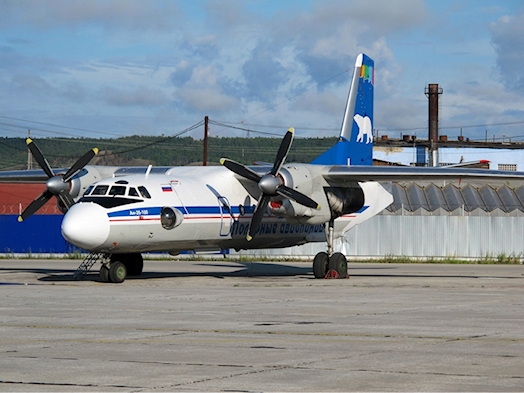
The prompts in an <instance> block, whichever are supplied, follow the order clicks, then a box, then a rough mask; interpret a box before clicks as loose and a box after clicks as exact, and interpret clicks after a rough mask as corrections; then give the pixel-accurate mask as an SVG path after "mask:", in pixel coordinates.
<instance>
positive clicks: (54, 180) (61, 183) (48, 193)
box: [18, 138, 98, 222]
mask: <svg viewBox="0 0 524 393" xmlns="http://www.w3.org/2000/svg"><path fill="white" fill-rule="evenodd" d="M25 142H26V143H27V147H28V148H29V150H30V151H31V154H32V155H33V157H34V158H35V160H36V162H38V165H40V167H41V168H42V169H43V170H44V172H45V174H46V175H47V177H48V179H47V182H46V187H47V190H45V191H44V192H43V193H42V194H41V195H40V196H38V197H37V198H36V199H35V200H34V201H33V202H31V203H30V204H29V206H27V207H26V209H25V210H24V211H23V212H22V214H20V216H18V221H19V222H22V221H24V220H25V219H26V218H28V217H30V216H31V215H33V214H34V213H36V212H37V211H38V210H39V209H40V208H41V207H42V206H44V205H45V204H46V203H47V201H48V200H49V199H51V198H52V197H53V195H54V196H56V198H57V199H58V200H59V201H60V202H61V203H62V204H63V205H64V206H65V208H66V209H69V208H70V207H71V206H73V204H74V203H75V201H74V200H73V197H72V196H71V194H69V191H68V189H69V182H70V181H71V179H72V178H73V177H74V176H75V175H76V174H77V173H78V172H80V170H81V169H82V168H83V167H84V166H86V165H87V163H88V162H89V161H91V159H92V158H93V157H94V156H95V155H96V154H97V153H98V149H97V148H96V147H95V148H93V149H91V150H89V151H88V152H87V153H86V154H84V155H83V156H82V157H80V158H79V159H78V160H77V161H76V162H75V163H74V164H73V165H72V166H71V168H69V169H68V170H67V172H66V173H65V174H64V175H55V174H54V172H53V170H52V169H51V165H49V162H47V160H46V158H45V157H44V155H43V154H42V152H41V151H40V149H39V148H38V146H37V145H36V144H35V143H34V142H33V140H32V139H31V138H27V139H26V141H25Z"/></svg>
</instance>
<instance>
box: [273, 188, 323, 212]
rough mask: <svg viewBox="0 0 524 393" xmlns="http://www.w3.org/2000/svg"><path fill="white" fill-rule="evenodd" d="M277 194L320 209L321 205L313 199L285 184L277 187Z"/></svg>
mask: <svg viewBox="0 0 524 393" xmlns="http://www.w3.org/2000/svg"><path fill="white" fill-rule="evenodd" d="M277 194H278V195H281V196H283V197H285V198H288V199H291V200H293V201H295V202H297V203H300V204H301V205H304V206H306V207H310V208H312V209H317V210H320V205H319V204H318V203H316V202H315V201H314V200H313V199H311V198H310V197H308V196H307V195H305V194H302V193H301V192H298V191H297V190H294V189H292V188H290V187H287V186H285V185H281V186H278V187H277Z"/></svg>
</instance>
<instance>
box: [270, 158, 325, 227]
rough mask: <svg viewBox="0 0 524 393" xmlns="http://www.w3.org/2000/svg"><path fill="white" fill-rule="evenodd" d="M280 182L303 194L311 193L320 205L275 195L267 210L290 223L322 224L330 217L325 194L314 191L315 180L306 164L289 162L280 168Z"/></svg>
mask: <svg viewBox="0 0 524 393" xmlns="http://www.w3.org/2000/svg"><path fill="white" fill-rule="evenodd" d="M278 176H279V178H280V180H281V181H282V184H284V185H285V186H286V187H288V188H291V189H293V190H295V191H298V192H300V193H302V194H304V195H311V198H312V199H314V200H315V202H317V204H318V205H319V206H320V209H318V208H311V207H308V206H305V205H302V204H300V203H297V202H296V201H294V200H292V199H289V198H283V197H282V196H280V195H279V196H275V197H273V198H271V201H270V202H269V205H268V208H269V211H270V212H271V213H272V214H274V215H276V216H279V217H284V218H286V220H287V221H289V222H291V223H298V224H323V223H325V222H326V221H329V219H330V213H329V208H328V207H329V204H328V200H327V198H326V195H325V194H322V192H315V190H316V189H318V188H317V187H313V183H314V182H315V181H316V180H315V179H314V176H313V175H312V174H311V172H310V171H309V169H308V166H307V165H300V164H290V165H285V166H284V167H282V168H281V170H280V172H279V174H278Z"/></svg>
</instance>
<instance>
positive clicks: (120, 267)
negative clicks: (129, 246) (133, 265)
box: [109, 262, 127, 284]
mask: <svg viewBox="0 0 524 393" xmlns="http://www.w3.org/2000/svg"><path fill="white" fill-rule="evenodd" d="M126 276H127V269H126V266H125V265H124V264H123V263H122V262H113V263H111V265H110V267H109V280H110V281H111V282H113V283H115V284H120V283H122V282H124V280H125V279H126Z"/></svg>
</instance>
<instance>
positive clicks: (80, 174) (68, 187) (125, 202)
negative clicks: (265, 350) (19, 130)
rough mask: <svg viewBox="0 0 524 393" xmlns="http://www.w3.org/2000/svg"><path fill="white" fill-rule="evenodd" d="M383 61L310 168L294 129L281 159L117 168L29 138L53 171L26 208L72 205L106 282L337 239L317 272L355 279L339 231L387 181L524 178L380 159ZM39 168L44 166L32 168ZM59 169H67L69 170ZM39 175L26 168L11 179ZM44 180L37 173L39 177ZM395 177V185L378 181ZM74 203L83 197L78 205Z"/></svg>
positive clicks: (379, 206)
mask: <svg viewBox="0 0 524 393" xmlns="http://www.w3.org/2000/svg"><path fill="white" fill-rule="evenodd" d="M373 90H374V63H373V60H371V59H370V58H369V57H368V56H366V55H364V54H360V55H359V56H358V57H357V60H356V63H355V70H354V73H353V79H352V82H351V87H350V92H349V96H348V101H347V104H346V110H345V114H344V118H343V122H342V128H341V132H340V136H339V140H338V142H337V143H336V145H335V146H333V147H332V148H331V149H329V150H328V151H327V152H325V153H324V154H322V155H321V156H320V157H318V158H317V159H315V160H314V161H313V162H312V163H311V164H293V163H285V159H286V156H287V153H288V151H289V148H290V146H291V143H292V140H293V129H292V128H290V129H289V130H288V131H287V133H286V134H285V136H284V138H283V140H282V142H281V145H280V148H279V150H278V153H277V156H276V159H275V162H274V164H273V165H272V166H270V165H265V166H256V165H255V166H244V165H242V164H239V163H236V162H234V161H231V160H229V159H227V158H223V159H222V160H221V164H222V166H207V167H151V166H150V167H147V168H146V167H107V166H90V165H87V163H88V162H89V160H90V159H91V158H92V157H93V156H94V155H95V154H96V153H97V149H93V150H90V151H89V152H88V153H86V154H85V155H84V156H83V157H82V158H80V159H79V160H78V161H77V162H76V163H75V164H74V165H73V166H72V167H71V168H70V169H69V170H67V171H66V172H65V173H64V172H63V171H62V170H52V169H51V167H50V166H49V164H48V162H47V161H46V159H45V158H44V156H43V155H42V153H41V152H40V150H39V149H38V147H37V146H36V145H35V143H34V142H33V141H32V140H31V139H28V140H27V144H28V147H29V149H30V150H31V151H32V153H33V155H34V157H35V159H36V161H37V162H38V163H39V165H40V166H41V167H42V169H43V170H44V172H45V175H46V176H47V177H48V180H47V190H46V191H45V192H44V193H43V194H42V195H40V196H39V197H38V198H37V199H35V201H33V202H32V203H31V204H30V205H29V206H28V207H27V208H26V210H25V211H24V212H23V213H22V214H21V215H20V217H19V221H21V222H22V221H24V220H26V219H27V218H28V217H29V216H30V215H32V214H33V213H35V212H36V211H37V210H38V209H39V208H40V207H42V206H43V205H44V204H45V203H46V202H47V201H48V200H49V199H51V198H52V197H53V196H56V197H57V199H58V202H59V206H61V207H62V208H63V211H64V212H65V216H64V219H63V221H62V226H61V229H62V235H63V237H64V238H65V239H66V240H67V241H68V242H70V243H71V244H73V245H75V246H77V247H79V248H81V249H84V250H87V251H90V252H91V254H90V257H88V259H86V261H84V263H85V266H87V268H90V267H91V266H92V264H93V263H95V262H96V261H97V258H98V256H99V255H104V258H103V259H102V266H101V268H100V276H101V279H102V281H105V282H113V283H120V282H123V281H124V280H125V278H126V276H127V275H139V274H141V272H142V269H143V259H142V255H141V253H143V252H155V251H164V252H165V251H167V252H169V253H170V254H173V255H176V254H179V253H180V252H182V251H185V250H188V251H202V250H226V249H236V250H241V249H260V248H280V247H290V246H295V245H301V244H305V243H309V242H327V250H326V252H320V253H319V254H317V255H316V256H315V258H314V260H313V272H314V276H315V277H316V278H323V277H325V276H326V274H328V272H329V273H334V274H335V275H339V276H341V277H345V276H346V275H347V261H346V257H345V256H344V255H343V254H341V253H339V252H333V251H334V250H333V243H334V239H335V238H337V237H342V236H344V234H345V233H346V232H347V231H348V230H350V229H351V228H352V227H353V226H355V225H357V224H359V223H361V222H363V221H365V220H367V219H369V218H371V217H373V216H374V215H376V214H377V213H379V212H380V211H381V210H383V209H385V208H386V207H387V206H389V205H390V204H391V203H392V201H393V197H392V195H391V193H390V192H389V191H388V188H389V187H388V182H391V181H397V180H398V181H400V180H417V179H425V180H442V179H457V178H463V179H468V178H469V179H476V180H480V181H490V180H494V179H499V180H500V179H504V180H506V179H507V180H524V173H522V172H504V171H488V170H482V169H462V168H461V169H457V168H451V169H450V168H420V167H416V168H415V167H376V166H375V167H374V166H372V165H371V164H372V146H373V143H372V141H373V135H372V132H373V131H372V130H373V127H372V124H373ZM33 172H34V171H33ZM60 173H64V174H63V175H62V174H60ZM24 176H25V178H26V179H27V178H29V177H31V176H29V175H28V174H26V175H22V174H20V172H4V173H3V174H0V177H2V178H3V179H4V180H6V179H7V180H9V179H15V178H16V179H17V180H19V179H21V178H24ZM32 178H35V177H34V174H33V175H32ZM379 182H385V183H379ZM75 200H76V203H75Z"/></svg>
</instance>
